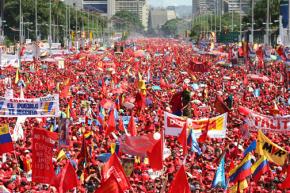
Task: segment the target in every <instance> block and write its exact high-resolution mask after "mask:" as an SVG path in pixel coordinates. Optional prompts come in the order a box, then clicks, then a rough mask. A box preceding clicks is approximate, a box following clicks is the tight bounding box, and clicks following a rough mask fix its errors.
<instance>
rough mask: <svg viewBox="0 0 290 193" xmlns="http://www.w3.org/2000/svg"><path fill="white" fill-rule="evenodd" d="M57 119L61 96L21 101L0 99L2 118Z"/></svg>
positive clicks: (18, 99) (0, 114) (0, 115)
mask: <svg viewBox="0 0 290 193" xmlns="http://www.w3.org/2000/svg"><path fill="white" fill-rule="evenodd" d="M21 116H24V117H57V116H59V96H58V95H48V96H46V97H40V98H31V99H20V98H9V97H8V98H6V97H0V117H21Z"/></svg>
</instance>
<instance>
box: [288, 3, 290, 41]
mask: <svg viewBox="0 0 290 193" xmlns="http://www.w3.org/2000/svg"><path fill="white" fill-rule="evenodd" d="M288 45H290V0H289V1H288Z"/></svg>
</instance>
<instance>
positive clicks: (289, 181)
mask: <svg viewBox="0 0 290 193" xmlns="http://www.w3.org/2000/svg"><path fill="white" fill-rule="evenodd" d="M279 187H280V188H281V189H288V188H290V165H288V168H287V177H286V179H285V180H284V182H282V183H281V184H279Z"/></svg>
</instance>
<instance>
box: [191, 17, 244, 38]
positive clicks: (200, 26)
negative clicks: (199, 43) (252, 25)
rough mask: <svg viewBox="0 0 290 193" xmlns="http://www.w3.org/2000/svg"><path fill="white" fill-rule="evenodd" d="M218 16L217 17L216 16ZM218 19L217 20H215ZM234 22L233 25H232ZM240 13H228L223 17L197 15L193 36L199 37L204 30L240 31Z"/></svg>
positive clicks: (192, 31) (192, 30) (193, 25)
mask: <svg viewBox="0 0 290 193" xmlns="http://www.w3.org/2000/svg"><path fill="white" fill-rule="evenodd" d="M215 17H216V18H215ZM215 20H216V22H215ZM232 24H233V25H232ZM239 26H240V15H239V14H237V13H226V14H224V15H222V17H221V26H220V17H219V16H215V15H200V16H197V17H195V19H194V21H193V24H192V29H191V37H193V38H197V37H199V34H200V33H202V32H211V31H215V30H216V31H222V32H224V31H232V30H233V31H239V30H240V28H239Z"/></svg>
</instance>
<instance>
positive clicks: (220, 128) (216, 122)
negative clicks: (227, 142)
mask: <svg viewBox="0 0 290 193" xmlns="http://www.w3.org/2000/svg"><path fill="white" fill-rule="evenodd" d="M227 115H228V114H227V113H225V114H222V115H219V116H217V117H212V118H210V119H199V120H193V119H188V127H189V128H191V129H193V130H194V133H195V136H196V137H197V138H199V136H200V135H201V133H202V130H204V129H205V128H206V127H207V126H208V127H209V130H208V136H209V137H210V138H225V137H226V131H227ZM185 121H186V118H184V117H179V116H176V115H173V114H171V113H168V112H165V113H164V125H165V135H171V136H178V135H179V134H180V132H181V131H182V128H183V125H184V124H185Z"/></svg>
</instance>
